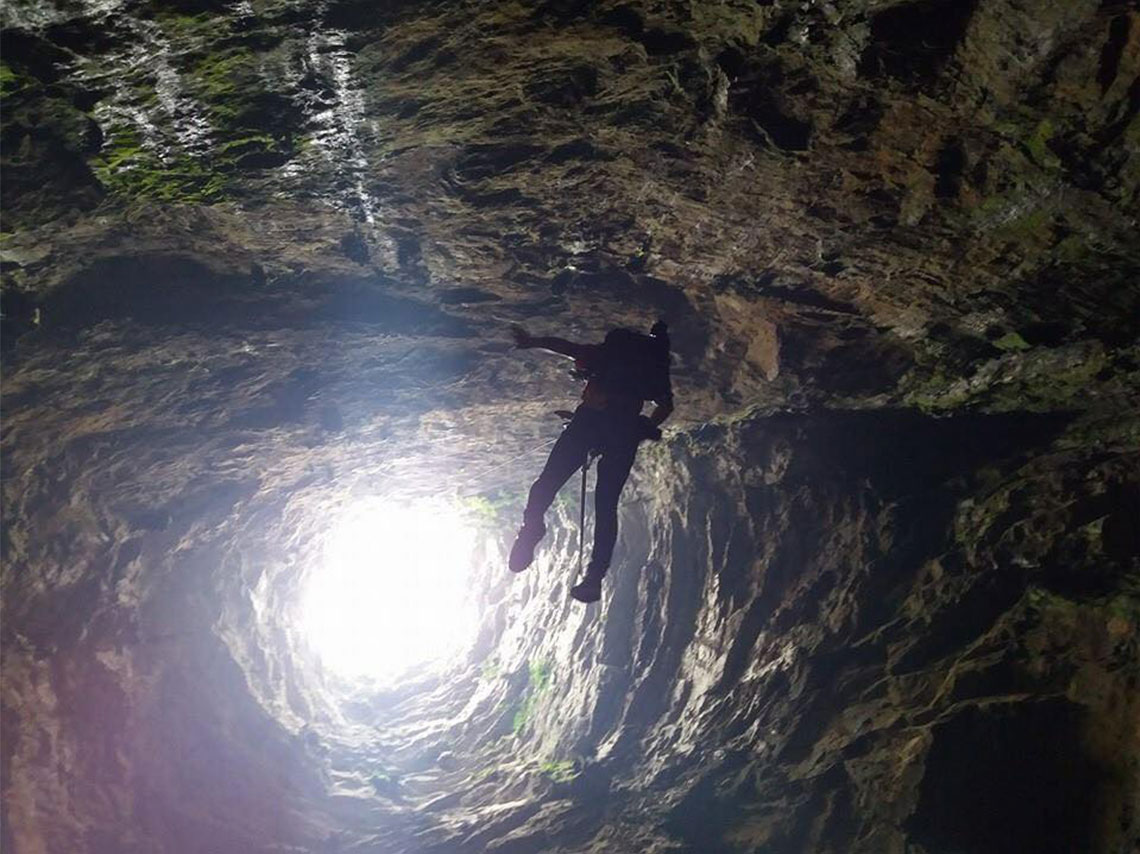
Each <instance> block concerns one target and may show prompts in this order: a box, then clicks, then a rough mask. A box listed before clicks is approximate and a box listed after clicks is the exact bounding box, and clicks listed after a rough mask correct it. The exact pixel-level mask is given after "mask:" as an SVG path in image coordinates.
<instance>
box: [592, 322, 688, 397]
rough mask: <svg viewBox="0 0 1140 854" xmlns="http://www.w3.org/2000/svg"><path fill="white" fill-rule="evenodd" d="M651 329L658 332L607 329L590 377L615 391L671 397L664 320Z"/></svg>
mask: <svg viewBox="0 0 1140 854" xmlns="http://www.w3.org/2000/svg"><path fill="white" fill-rule="evenodd" d="M654 330H655V331H656V332H657V334H654V335H645V334H643V333H641V332H635V331H634V330H632V329H614V330H612V331H610V332H609V333H608V334H607V335H606V339H605V341H604V342H603V343H602V351H601V358H600V359H599V360H598V364H597V366H596V367H594V369H593V371H592V378H593V379H595V380H597V382H598V384H599V385H600V386H601V387H602V388H603V389H605V390H606V391H609V392H612V393H614V394H621V395H625V396H626V397H636V398H639V399H641V400H655V401H662V400H665V399H668V398H671V397H672V387H671V384H670V381H669V336H668V334H667V333H666V332H665V329H664V324H659V325H658V326H655V327H654Z"/></svg>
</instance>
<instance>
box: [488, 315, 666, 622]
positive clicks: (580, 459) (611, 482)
mask: <svg viewBox="0 0 1140 854" xmlns="http://www.w3.org/2000/svg"><path fill="white" fill-rule="evenodd" d="M511 332H512V333H513V334H514V336H515V345H516V346H517V347H518V348H519V349H522V350H526V349H530V348H539V349H542V350H549V351H551V352H553V353H560V354H562V355H563V356H569V357H570V358H572V359H574V362H575V375H576V376H579V377H581V378H583V379H586V380H587V382H586V388H585V390H584V391H583V392H582V403H581V404H580V405H579V406H578V408H577V409H576V410H575V411H574V414H573V417H572V418H571V419H570V421H569V423H568V424H567V425H566V429H565V430H564V431H563V433H562V435H561V436H559V437H558V441H557V442H555V443H554V447H553V448H552V449H551V451H550V457H549V458H548V459H547V461H546V466H545V467H544V468H543V470H542V474H540V475H539V476H538V480H536V481H535V482H534V485H533V486H532V487H531V488H530V496H529V497H528V499H527V504H526V510H524V511H523V526H522V529H521V530H520V531H519V533H518V538H517V539H516V540H515V544H514V546H513V548H512V549H511V556H510V567H511V571H512V572H522V571H523V570H524V569H526V568H527V567H528V566H530V564H531V561H533V560H534V549H535V546H537V545H538V541H539V540H541V539H542V538H543V536H544V535H545V534H546V525H545V523H544V522H543V517H544V516H545V515H546V510H547V508H548V507H550V504H551V502H553V501H554V496H555V495H556V494H557V492H558V490H559V489H560V488H561V487H562V485H563V484H564V483H566V481H567V480H569V478H570V476H571V475H572V474H574V472H576V471H578V470H579V469H580V468H581V467H582V466H583V465H585V464H586V461H587V455H588V454H589V452H590V451H596V452H598V453H599V454H600V458H599V461H598V480H597V485H596V487H595V489H594V514H595V520H594V549H593V552H592V553H591V555H590V563H589V565H588V566H587V568H586V574H585V577H584V578H583V579H582V580H581V581H580V582H579V583H578V584H577V585H575V586H574V587H573V588H571V590H570V594H571V595H572V596H573V597H574V598H575V599H577V600H579V601H580V602H596V601H597V600H598V599H599V598H600V597H601V585H602V578H604V577H605V574H606V570H607V569H609V565H610V558H611V557H612V555H613V550H614V543H615V541H616V540H617V526H618V522H617V508H618V498H619V497H620V496H621V491H622V488H623V487H624V486H625V481H626V479H627V478H628V477H629V470H630V468H632V466H633V460H634V457H635V456H636V455H637V446H638V444H639V443H640V442H641V441H642V440H644V439H652V440H657V439H660V438H661V430H660V425H661V423H662V422H663V421H664V420H665V419H666V418H668V417H669V415H670V413H672V412H673V390H672V387H671V383H670V379H669V335H668V329H667V327H666V326H665V324H664V323H661V322H658V323H657V324H655V325H654V326H653V329H652V330H651V332H650V334H649V335H644V334H642V333H640V332H634V331H633V330H630V329H614V330H612V331H611V332H609V333H608V334H607V335H606V338H605V341H603V342H602V343H601V344H575V343H574V342H572V341H567V340H566V339H564V338H553V337H535V336H532V335H530V334H529V333H528V332H527V331H526V330H525V329H523V328H522V327H519V326H515V327H512V328H511ZM647 400H652V401H653V402H654V403H656V404H657V405H656V407H655V408H654V410H653V411H652V412H651V413H650V414H649V416H644V415H642V414H641V408H642V406H643V404H644V403H645V401H647Z"/></svg>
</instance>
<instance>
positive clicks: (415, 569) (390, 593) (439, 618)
mask: <svg viewBox="0 0 1140 854" xmlns="http://www.w3.org/2000/svg"><path fill="white" fill-rule="evenodd" d="M475 540H476V537H475V531H474V530H473V529H472V528H471V527H470V526H469V525H468V524H466V522H465V520H464V518H463V516H462V514H461V513H459V512H457V511H456V508H454V507H450V506H448V505H447V504H446V503H444V502H419V503H412V504H407V503H395V502H391V501H387V500H383V499H379V498H370V499H364V500H360V501H357V502H355V503H354V504H353V505H351V506H350V507H348V508H347V509H346V510H344V511H343V512H342V513H341V514H340V515H339V516H337V517H336V518H334V519H333V520H331V523H330V526H329V528H328V530H327V532H326V535H325V537H324V543H323V548H322V549H321V550H320V554H319V557H318V559H317V565H316V566H312V567H310V568H309V572H308V573H307V578H306V581H305V585H304V588H303V590H302V594H301V603H300V604H301V628H302V632H303V635H304V638H305V640H306V642H307V643H308V645H309V647H310V649H311V650H312V652H313V653H314V654H315V655H316V657H317V658H318V660H319V661H320V663H321V664H322V666H323V667H324V668H325V669H326V671H328V672H329V673H331V674H335V675H336V676H338V677H341V678H343V679H350V680H368V681H371V682H374V683H376V684H377V685H378V686H385V685H394V684H396V683H399V682H401V681H404V680H405V679H408V678H411V677H413V676H416V677H418V676H423V675H427V674H429V673H431V672H438V671H442V670H444V669H446V668H447V666H448V665H449V664H452V663H454V662H455V661H456V660H457V659H458V658H459V657H460V656H462V655H463V653H464V652H465V649H466V647H467V646H469V645H470V644H471V642H472V638H473V637H474V635H475V632H476V629H477V623H478V619H479V608H478V600H477V596H476V576H477V573H476V566H475V564H476V562H477V561H476V549H475V544H476V542H475Z"/></svg>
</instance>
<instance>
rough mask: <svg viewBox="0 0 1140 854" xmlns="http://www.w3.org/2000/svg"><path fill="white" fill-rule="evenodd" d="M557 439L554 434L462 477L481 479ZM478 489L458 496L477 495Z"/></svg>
mask: <svg viewBox="0 0 1140 854" xmlns="http://www.w3.org/2000/svg"><path fill="white" fill-rule="evenodd" d="M557 441H558V437H557V436H555V437H554V438H553V439H545V440H543V441H542V442H541V443H539V444H537V445H535V446H534V447H533V448H528V449H527V450H525V451H523V452H522V453H520V454H516V455H515V456H513V457H511V458H510V459H507V460H503V461H502V462H500V463H495V464H494V465H492V466H490V467H488V468H485V469H483V470H482V471H481V472H478V473H477V474H473V475H471V474H464V478H465V479H467V480H469V481H471V480H479V479H481V478H484V477H486V476H487V475H489V474H494V473H495V472H497V471H499V469H503V468H506V467H507V466H509V465H510V464H511V463H514V462H517V461H518V460H521V459H522V458H523V457H526V456H530V455H531V454H533V453H534V452H535V451H541V450H545V449H546V448H549V447H550V446H551V445H553V444H554V443H555V442H557ZM480 491H482V490H477V491H475V492H470V493H467V494H465V495H462V496H460V497H462V498H470V497H471V496H474V495H478V494H479V492H480Z"/></svg>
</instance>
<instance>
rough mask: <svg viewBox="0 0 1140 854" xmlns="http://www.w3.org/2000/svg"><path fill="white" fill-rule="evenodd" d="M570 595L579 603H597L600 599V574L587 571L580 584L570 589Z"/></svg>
mask: <svg viewBox="0 0 1140 854" xmlns="http://www.w3.org/2000/svg"><path fill="white" fill-rule="evenodd" d="M570 595H571V596H573V597H574V598H575V599H577V600H578V601H579V602H597V601H598V600H599V599H601V598H602V576H601V574H599V573H594V572H588V571H587V573H586V577H585V578H583V579H582V581H581V583H580V584H575V585H574V586H573V587H571V588H570Z"/></svg>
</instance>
